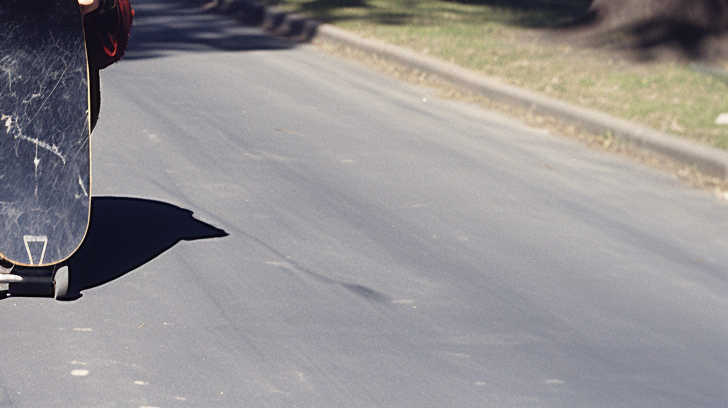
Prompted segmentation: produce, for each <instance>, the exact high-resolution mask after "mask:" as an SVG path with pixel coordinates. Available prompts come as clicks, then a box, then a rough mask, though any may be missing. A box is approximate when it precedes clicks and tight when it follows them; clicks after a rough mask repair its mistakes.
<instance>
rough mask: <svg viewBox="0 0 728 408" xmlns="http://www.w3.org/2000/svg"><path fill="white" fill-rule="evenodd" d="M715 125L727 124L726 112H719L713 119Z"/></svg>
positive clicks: (727, 114) (727, 116)
mask: <svg viewBox="0 0 728 408" xmlns="http://www.w3.org/2000/svg"><path fill="white" fill-rule="evenodd" d="M715 124H716V125H728V113H721V114H720V115H718V117H717V118H716V119H715Z"/></svg>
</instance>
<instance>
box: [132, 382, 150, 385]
mask: <svg viewBox="0 0 728 408" xmlns="http://www.w3.org/2000/svg"><path fill="white" fill-rule="evenodd" d="M134 384H136V385H149V383H146V382H144V381H134Z"/></svg>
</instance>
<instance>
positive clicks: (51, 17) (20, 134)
mask: <svg viewBox="0 0 728 408" xmlns="http://www.w3.org/2000/svg"><path fill="white" fill-rule="evenodd" d="M88 95H89V91H88V68H87V61H86V47H85V41H84V37H83V25H82V18H81V14H80V11H79V7H78V1H77V0H1V1H0V257H2V258H4V259H6V260H9V261H10V262H13V263H15V264H20V265H28V266H36V265H50V264H54V263H58V262H61V261H63V260H65V259H66V258H68V257H69V256H70V255H71V254H72V253H73V252H74V251H75V250H76V249H77V248H78V246H79V245H80V244H81V242H82V241H83V238H84V236H85V234H86V230H87V228H88V220H89V208H90V186H91V179H90V178H91V173H90V148H89V113H88V106H89V96H88Z"/></svg>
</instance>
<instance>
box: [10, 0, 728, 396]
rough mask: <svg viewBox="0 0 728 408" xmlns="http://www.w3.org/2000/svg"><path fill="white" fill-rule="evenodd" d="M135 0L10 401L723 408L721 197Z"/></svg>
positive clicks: (31, 318) (27, 328)
mask: <svg viewBox="0 0 728 408" xmlns="http://www.w3.org/2000/svg"><path fill="white" fill-rule="evenodd" d="M134 5H135V7H136V9H137V19H136V26H135V28H134V30H135V32H134V34H133V36H132V39H131V49H130V51H129V53H128V57H127V58H126V59H125V60H124V61H123V62H121V63H119V64H117V65H116V66H113V67H111V68H109V69H108V70H106V71H105V72H103V73H102V82H103V91H102V92H103V101H102V114H101V118H100V121H99V126H98V127H97V129H96V131H95V132H94V135H93V139H92V151H93V186H92V195H93V196H94V200H93V205H92V208H93V214H92V224H91V229H90V231H89V234H88V237H87V240H86V242H85V244H84V246H83V247H82V248H81V249H80V250H79V252H78V253H77V254H76V255H75V256H74V258H73V259H72V260H71V269H72V271H71V273H72V276H71V279H72V281H71V290H72V292H73V293H75V294H76V296H75V299H73V300H70V301H66V302H58V301H55V300H52V299H43V298H20V297H10V298H7V299H5V300H2V301H0V309H1V310H2V327H3V329H2V335H1V337H0V338H1V339H2V348H1V349H0V361H2V365H1V367H2V368H1V369H0V406H17V407H42V406H58V407H70V406H73V407H239V406H250V407H294V406H296V407H375V406H381V407H622V406H624V407H661V408H664V407H681V408H684V407H722V406H725V403H726V401H728V387H726V386H725V385H726V384H728V341H726V340H727V339H728V281H727V279H728V218H727V214H728V205H726V203H725V202H721V201H719V200H717V199H716V198H714V197H713V196H712V195H711V194H710V193H709V192H704V191H696V190H691V189H689V188H687V187H684V186H681V185H679V184H678V183H677V182H675V181H674V180H673V179H672V177H670V176H669V175H666V174H661V173H659V172H656V171H654V170H652V169H650V168H647V167H643V166H642V165H639V164H636V163H632V162H629V161H627V160H625V159H622V158H618V157H613V156H609V155H606V154H604V153H601V152H596V151H591V150H589V149H587V148H584V147H582V146H580V145H578V144H575V143H573V142H572V141H570V140H567V139H563V138H561V137H558V136H552V135H545V134H543V133H541V132H538V131H535V130H531V129H528V128H526V127H523V126H521V125H519V124H517V123H515V122H512V121H511V120H509V119H506V118H503V117H501V116H498V115H497V114H494V113H490V112H486V111H482V110H479V109H477V108H473V107H469V106H466V105H462V104H459V103H455V102H451V101H443V100H439V99H438V98H437V97H436V96H435V95H433V94H432V92H431V91H430V90H427V89H422V88H417V87H414V86H410V85H407V84H403V83H399V82H396V81H395V80H393V79H391V78H388V77H384V76H382V75H380V74H378V73H375V72H371V71H368V70H367V69H365V68H361V67H358V66H357V65H355V64H353V63H351V62H348V61H343V60H338V59H336V58H334V57H330V56H327V55H324V54H321V53H319V52H317V51H316V50H315V49H313V48H310V47H290V46H288V45H287V44H285V43H283V42H280V41H278V40H275V39H272V38H270V37H266V36H265V35H263V34H261V33H260V32H259V31H256V30H254V29H249V28H240V27H237V26H236V25H235V23H234V22H232V21H230V20H226V19H224V18H222V17H218V16H214V15H202V14H200V13H199V12H198V11H196V10H194V9H188V8H185V7H181V6H179V4H178V3H177V2H174V1H161V0H156V1H155V0H146V1H145V0H136V1H135V2H134Z"/></svg>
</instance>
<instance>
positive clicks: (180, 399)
mask: <svg viewBox="0 0 728 408" xmlns="http://www.w3.org/2000/svg"><path fill="white" fill-rule="evenodd" d="M174 399H176V400H177V401H187V398H185V397H174Z"/></svg>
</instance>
